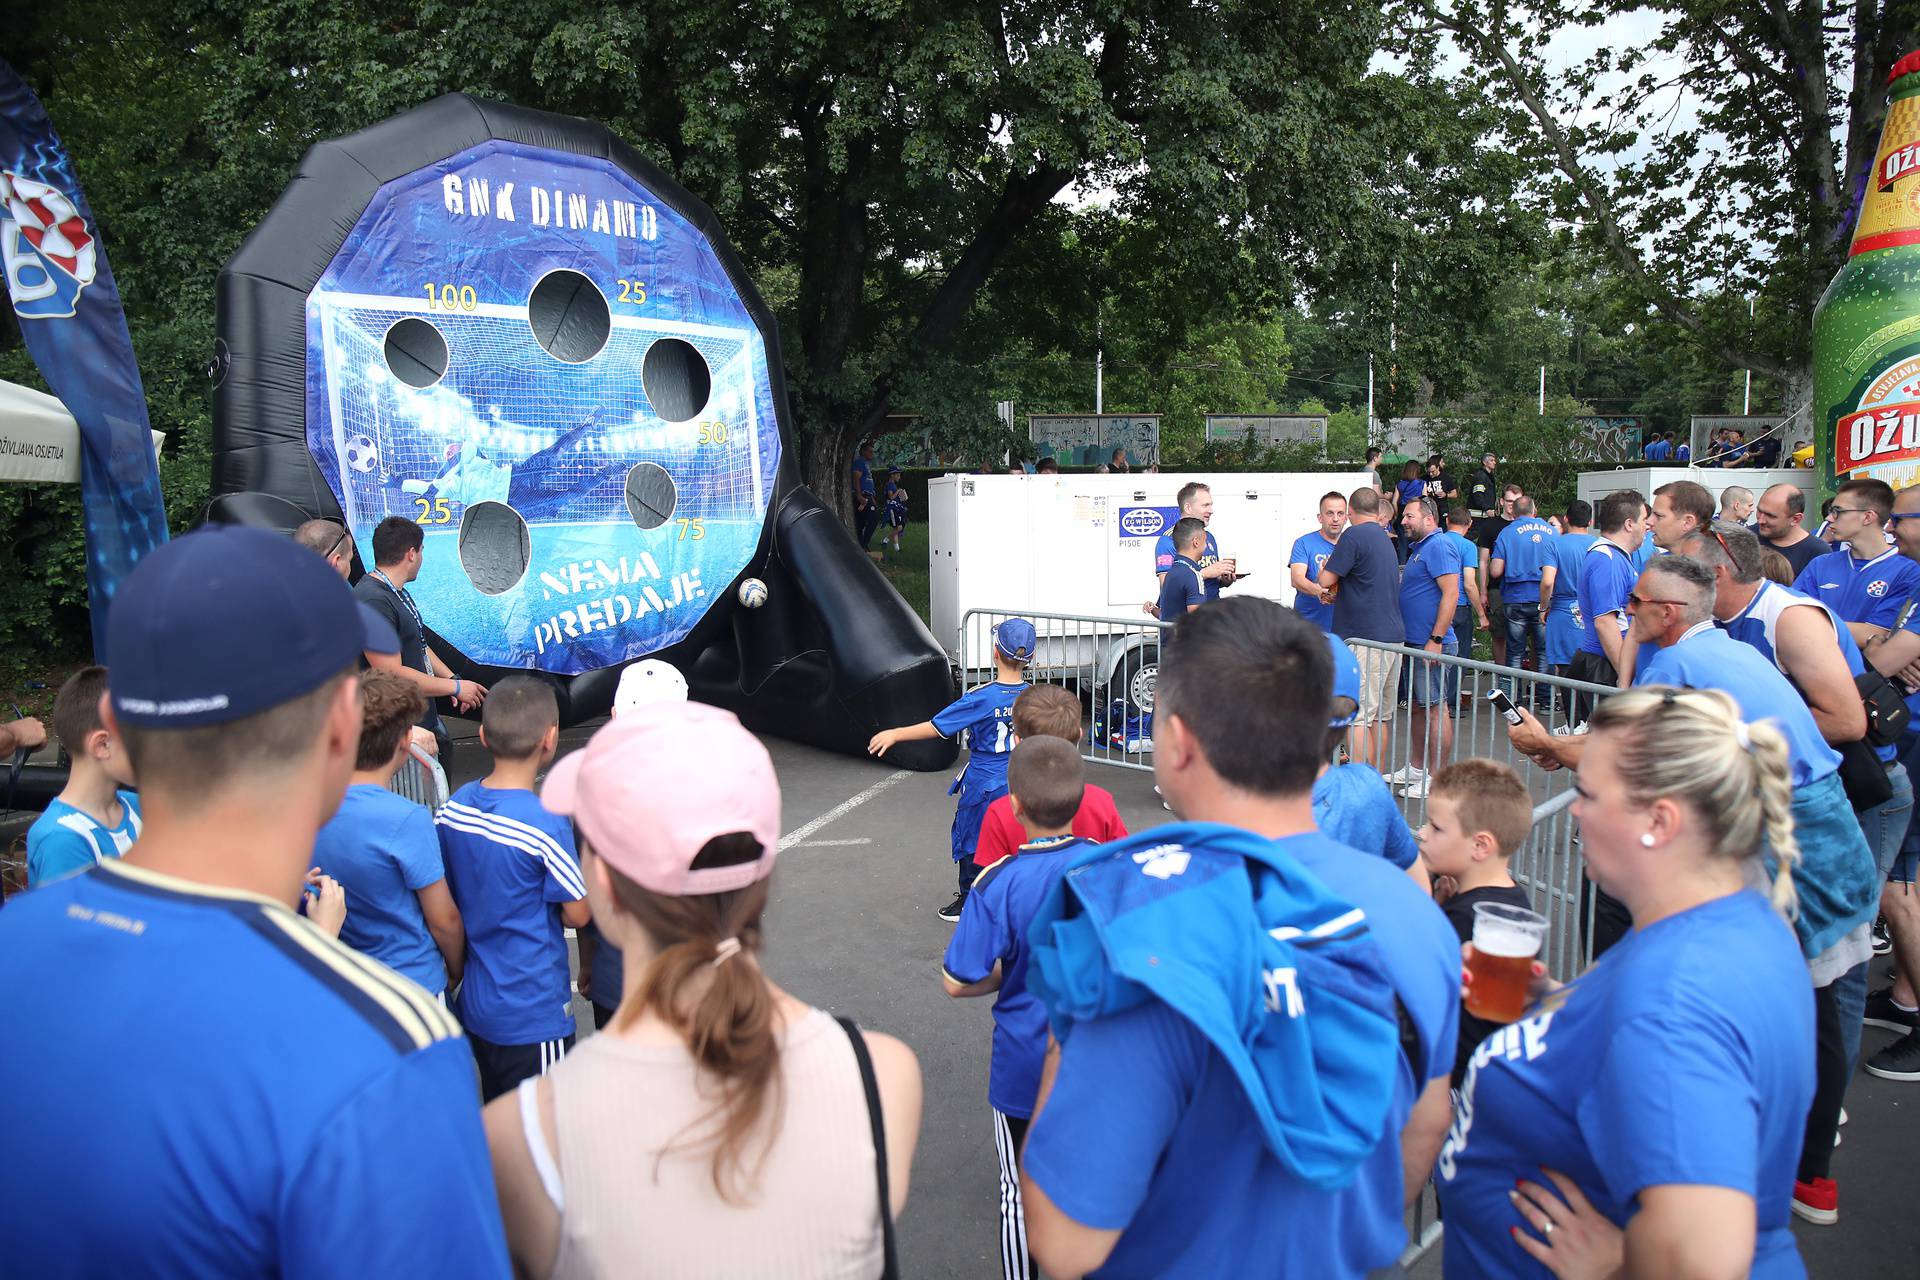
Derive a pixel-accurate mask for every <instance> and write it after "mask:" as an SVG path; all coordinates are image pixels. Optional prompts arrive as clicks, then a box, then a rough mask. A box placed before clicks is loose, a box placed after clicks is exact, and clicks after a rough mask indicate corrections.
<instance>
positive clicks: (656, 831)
mask: <svg viewBox="0 0 1920 1280" xmlns="http://www.w3.org/2000/svg"><path fill="white" fill-rule="evenodd" d="M540 802H541V803H542V804H544V805H545V806H546V807H547V808H548V809H549V810H551V811H552V812H554V813H557V814H560V815H561V816H563V817H570V818H572V819H573V820H574V821H576V822H578V823H579V824H580V827H581V829H582V830H583V831H585V832H586V836H587V840H588V841H589V842H590V843H591V844H592V846H593V852H594V853H595V854H596V855H598V856H599V857H602V858H605V859H606V860H607V862H608V864H609V865H611V866H612V867H614V868H615V869H616V870H617V871H619V872H620V873H621V874H622V875H624V876H626V877H627V878H628V879H629V880H632V881H633V882H634V883H635V884H638V885H639V886H640V887H641V888H643V889H650V890H652V891H653V892H655V893H664V894H669V895H671V896H673V897H677V898H686V897H694V896H697V895H701V894H708V893H727V892H729V891H731V890H734V889H743V888H745V887H746V886H747V885H750V884H752V883H753V882H754V881H756V880H760V879H763V878H764V877H765V876H766V875H767V874H768V873H769V872H771V871H772V870H773V859H774V856H775V855H776V854H777V853H778V852H779V851H780V782H779V779H777V778H775V777H774V774H773V761H772V760H771V759H770V758H769V757H768V755H767V749H766V748H765V747H763V746H761V745H760V740H759V739H758V738H755V737H754V736H753V735H752V734H751V733H748V732H747V731H746V729H745V728H744V727H742V725H741V724H740V721H739V720H738V719H737V718H736V717H735V716H734V714H733V713H732V712H730V711H722V710H720V709H719V708H718V707H709V706H706V705H705V704H703V703H699V702H663V703H657V704H655V705H653V706H650V707H641V708H637V709H636V710H634V711H631V712H628V713H626V714H624V715H622V716H620V717H619V718H618V719H615V720H612V721H609V722H608V723H607V724H606V725H605V726H604V727H602V728H601V729H600V731H599V732H598V733H596V734H594V735H593V737H592V738H591V739H589V740H588V742H587V745H586V746H585V747H583V748H581V749H580V750H578V751H575V752H573V753H572V754H571V755H568V756H565V757H563V758H562V759H561V760H560V762H559V763H558V764H556V765H554V766H553V769H552V771H551V772H549V773H548V774H547V780H546V782H545V783H544V784H543V785H542V786H541V788H540ZM739 831H744V832H746V833H747V834H749V835H751V836H752V837H753V838H754V839H756V840H758V841H759V842H760V850H761V852H760V856H759V857H758V858H756V859H754V860H753V861H752V862H741V863H735V864H733V865H731V866H725V867H700V868H695V867H694V866H693V859H694V855H696V854H698V853H699V852H700V850H701V849H702V848H703V847H704V846H705V845H706V843H707V841H709V840H711V839H713V838H714V837H715V836H724V835H732V834H733V833H735V832H739Z"/></svg>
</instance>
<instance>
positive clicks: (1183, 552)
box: [1154, 516, 1207, 623]
mask: <svg viewBox="0 0 1920 1280" xmlns="http://www.w3.org/2000/svg"><path fill="white" fill-rule="evenodd" d="M1172 540H1173V549H1174V556H1173V563H1172V564H1170V565H1168V566H1167V570H1166V572H1165V573H1163V574H1161V575H1160V599H1159V600H1158V601H1156V602H1155V607H1154V616H1155V617H1156V618H1158V619H1160V621H1162V622H1168V623H1171V622H1177V621H1179V619H1180V616H1181V615H1182V614H1186V613H1191V612H1192V611H1193V610H1195V609H1198V608H1199V607H1200V606H1201V605H1203V604H1205V603H1206V602H1207V584H1206V581H1205V580H1204V579H1202V578H1201V576H1200V556H1201V554H1202V553H1203V552H1204V551H1205V549H1206V545H1207V526H1206V525H1204V524H1201V523H1200V522H1199V521H1198V520H1195V519H1194V518H1193V517H1191V516H1187V517H1185V518H1183V519H1181V520H1177V521H1175V522H1174V526H1173V534H1172Z"/></svg>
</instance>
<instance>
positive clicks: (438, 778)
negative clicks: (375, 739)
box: [387, 745, 448, 809]
mask: <svg viewBox="0 0 1920 1280" xmlns="http://www.w3.org/2000/svg"><path fill="white" fill-rule="evenodd" d="M387 789H388V790H389V791H393V792H397V793H398V794H400V795H403V796H405V797H406V798H407V799H409V800H412V801H414V802H416V803H418V804H423V805H425V806H427V808H429V809H438V808H439V807H440V806H441V805H443V804H445V803H446V802H447V794H448V792H447V774H446V771H445V770H444V769H442V768H441V767H440V762H439V761H438V760H436V759H434V758H433V757H432V756H430V755H428V754H427V753H426V752H424V751H422V750H421V749H420V748H419V747H417V746H412V745H409V746H408V747H407V759H406V761H405V763H403V764H402V765H401V766H400V767H399V768H398V769H396V770H394V774H393V777H392V778H390V779H388V780H387Z"/></svg>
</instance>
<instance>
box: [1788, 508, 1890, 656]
mask: <svg viewBox="0 0 1920 1280" xmlns="http://www.w3.org/2000/svg"><path fill="white" fill-rule="evenodd" d="M1892 514H1893V489H1892V487H1891V486H1889V485H1888V484H1887V482H1886V481H1884V480H1849V481H1847V482H1846V483H1845V484H1843V485H1841V486H1840V488H1839V490H1838V492H1836V493H1835V494H1834V496H1833V507H1832V508H1831V510H1830V512H1829V521H1828V526H1827V535H1828V539H1829V540H1830V541H1831V542H1832V544H1833V548H1834V549H1833V550H1832V551H1829V552H1828V553H1827V554H1826V555H1823V556H1815V557H1814V558H1813V560H1812V561H1811V562H1810V563H1809V564H1808V565H1807V567H1806V568H1805V569H1803V570H1801V571H1800V576H1799V577H1798V578H1795V579H1794V582H1793V589H1794V590H1795V591H1799V592H1802V593H1803V594H1805V595H1810V596H1812V597H1813V598H1814V599H1816V600H1818V601H1820V603H1822V604H1824V605H1826V606H1827V607H1828V608H1830V609H1832V610H1833V611H1834V612H1835V613H1836V614H1838V615H1839V616H1840V619H1841V621H1843V622H1845V623H1846V624H1847V629H1848V630H1849V631H1851V632H1852V633H1853V638H1854V640H1855V641H1856V642H1858V643H1860V644H1863V645H1864V644H1866V643H1867V642H1868V641H1869V640H1871V639H1873V638H1874V637H1876V636H1879V635H1882V634H1884V633H1885V632H1888V631H1892V630H1894V629H1895V628H1897V627H1898V626H1899V625H1900V614H1901V611H1902V610H1903V609H1904V608H1905V606H1906V603H1907V600H1908V599H1909V598H1910V597H1912V596H1913V595H1914V593H1915V592H1916V591H1920V564H1916V563H1915V562H1913V561H1912V560H1909V559H1907V558H1906V557H1905V556H1903V555H1901V554H1900V552H1899V550H1898V549H1897V548H1894V547H1890V546H1888V545H1887V518H1888V517H1889V516H1891V515H1892Z"/></svg>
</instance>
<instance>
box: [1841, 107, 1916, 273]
mask: <svg viewBox="0 0 1920 1280" xmlns="http://www.w3.org/2000/svg"><path fill="white" fill-rule="evenodd" d="M1903 244H1920V96H1911V95H1910V96H1908V97H1904V98H1896V99H1895V100H1894V101H1892V102H1890V103H1888V104H1887V123H1886V127H1885V128H1884V129H1883V130H1882V131H1881V133H1880V152H1879V155H1878V156H1877V157H1876V158H1875V160H1874V164H1873V176H1872V177H1871V178H1869V179H1868V180H1867V198H1866V200H1865V201H1864V202H1863V203H1862V204H1861V206H1860V221H1859V222H1858V223H1857V224H1855V226H1854V229H1853V247H1852V248H1851V249H1850V250H1848V256H1849V257H1851V256H1854V255H1856V254H1862V253H1872V252H1873V251H1874V250H1876V249H1892V248H1895V247H1897V246H1899V245H1903Z"/></svg>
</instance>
